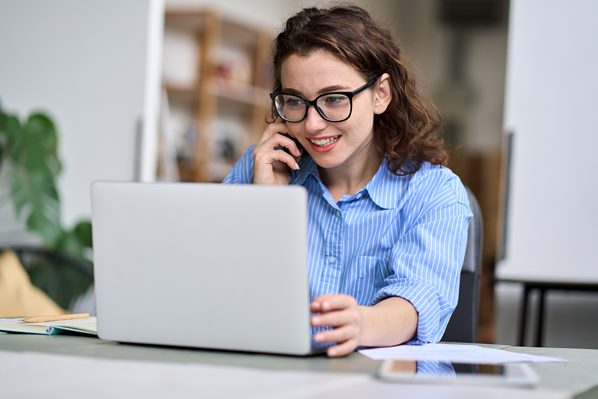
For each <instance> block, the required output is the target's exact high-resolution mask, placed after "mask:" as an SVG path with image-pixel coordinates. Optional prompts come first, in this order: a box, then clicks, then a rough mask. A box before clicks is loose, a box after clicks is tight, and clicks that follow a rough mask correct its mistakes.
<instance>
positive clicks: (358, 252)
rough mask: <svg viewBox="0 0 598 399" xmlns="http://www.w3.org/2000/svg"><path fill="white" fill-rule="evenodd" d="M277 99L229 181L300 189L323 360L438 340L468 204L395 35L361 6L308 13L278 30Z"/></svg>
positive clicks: (453, 286) (452, 300)
mask: <svg viewBox="0 0 598 399" xmlns="http://www.w3.org/2000/svg"><path fill="white" fill-rule="evenodd" d="M271 98H272V102H273V119H272V121H271V123H270V124H269V125H268V126H267V128H266V129H265V131H264V133H263V136H262V138H261V140H260V142H259V143H258V144H257V145H255V146H254V147H252V148H250V149H249V151H247V152H246V153H245V154H244V155H243V157H242V158H241V159H240V160H239V162H238V163H237V164H236V165H235V166H234V167H233V169H232V170H231V172H230V173H229V175H228V176H227V177H226V179H225V183H243V184H247V183H254V184H298V185H302V186H304V187H305V188H306V190H307V193H308V207H309V209H308V214H309V220H308V226H309V233H308V234H309V236H308V243H309V244H308V247H309V248H308V256H309V258H308V259H309V261H308V263H309V265H308V266H309V278H310V286H311V297H312V298H313V300H312V303H311V305H310V306H311V311H312V312H313V317H312V319H311V323H312V326H313V327H314V332H315V335H314V340H315V341H316V342H317V343H322V344H327V345H329V347H328V348H327V354H328V355H329V356H342V355H345V354H348V353H351V352H352V351H353V350H355V349H356V348H357V347H358V346H390V345H397V344H400V343H404V342H407V341H412V342H416V343H419V342H437V341H438V340H440V338H441V337H442V334H443V333H444V329H445V328H446V325H447V323H448V320H449V318H450V315H451V314H452V311H453V310H454V308H455V306H456V303H457V296H458V282H459V273H460V268H461V264H462V261H463V256H464V252H465V245H466V238H467V227H468V223H469V220H470V218H471V212H470V210H469V204H468V200H467V195H466V192H465V190H464V188H463V185H462V184H461V182H460V180H459V178H458V177H457V176H455V175H454V174H453V173H452V172H451V171H450V170H448V169H447V168H446V167H444V166H443V165H445V164H446V162H447V158H448V156H447V153H446V151H445V150H444V148H443V144H442V139H441V137H440V136H439V133H438V130H439V126H440V123H439V119H438V116H437V114H436V112H435V111H434V109H433V108H432V107H430V106H429V105H427V104H426V103H425V102H424V101H423V99H422V98H421V96H420V95H419V94H418V92H417V89H416V85H415V82H414V80H413V76H412V74H411V72H409V70H408V69H407V68H406V66H405V60H404V57H403V54H402V52H401V51H400V50H399V47H398V46H397V44H396V43H395V42H394V41H393V39H392V37H391V35H390V33H389V32H388V31H387V30H386V29H383V28H382V27H380V26H379V25H378V24H377V23H376V22H375V21H374V20H373V19H372V18H371V16H370V15H369V14H368V13H367V12H366V11H365V10H363V9H361V8H359V7H356V6H338V7H333V8H330V9H317V8H307V9H304V10H302V11H300V12H299V13H297V14H296V15H295V16H293V17H291V18H290V19H289V20H288V21H287V23H286V26H285V28H284V30H283V31H282V32H281V33H280V34H279V35H278V36H277V38H276V40H275V47H274V91H273V93H272V94H271Z"/></svg>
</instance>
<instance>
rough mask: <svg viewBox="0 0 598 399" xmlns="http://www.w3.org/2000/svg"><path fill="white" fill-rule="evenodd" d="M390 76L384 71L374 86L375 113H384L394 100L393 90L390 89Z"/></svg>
mask: <svg viewBox="0 0 598 399" xmlns="http://www.w3.org/2000/svg"><path fill="white" fill-rule="evenodd" d="M390 83H391V82H390V76H389V75H388V74H387V73H383V74H382V76H380V79H379V80H378V83H377V84H376V86H375V88H374V113H375V114H378V115H380V114H382V113H384V111H386V108H388V104H390V100H392V91H391V90H390Z"/></svg>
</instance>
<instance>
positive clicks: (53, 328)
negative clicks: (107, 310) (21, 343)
mask: <svg viewBox="0 0 598 399" xmlns="http://www.w3.org/2000/svg"><path fill="white" fill-rule="evenodd" d="M0 331H5V332H11V333H24V334H42V335H56V334H65V333H66V334H69V333H75V334H89V335H93V336H97V335H98V328H97V323H96V318H95V317H86V318H82V319H73V320H57V321H48V322H39V323H24V322H23V318H10V319H0Z"/></svg>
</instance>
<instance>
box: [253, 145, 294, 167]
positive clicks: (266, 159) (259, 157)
mask: <svg viewBox="0 0 598 399" xmlns="http://www.w3.org/2000/svg"><path fill="white" fill-rule="evenodd" d="M253 156H254V160H255V165H256V167H258V165H259V166H261V165H270V167H272V165H273V164H274V163H275V162H276V161H278V162H282V163H284V164H285V165H287V166H288V167H289V168H291V169H294V170H298V169H299V164H298V163H297V161H296V160H295V158H293V156H292V155H290V154H287V153H286V152H284V151H280V150H270V151H258V150H257V149H256V150H254V152H253Z"/></svg>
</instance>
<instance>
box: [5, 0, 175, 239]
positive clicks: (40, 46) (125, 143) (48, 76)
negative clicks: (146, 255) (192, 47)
mask: <svg viewBox="0 0 598 399" xmlns="http://www.w3.org/2000/svg"><path fill="white" fill-rule="evenodd" d="M162 13H163V3H162V2H161V1H160V0H152V1H146V0H128V1H125V2H121V1H117V0H88V1H84V2H81V1H78V0H54V1H45V0H9V1H3V2H2V7H1V11H0V54H2V60H1V61H0V101H2V104H3V107H4V108H5V109H7V110H9V111H11V112H16V113H18V114H20V116H21V117H22V118H24V117H25V116H26V114H28V113H29V112H30V111H32V110H36V109H39V110H43V111H45V112H48V113H49V114H50V115H51V116H52V117H53V119H54V120H55V122H56V123H57V128H58V131H59V139H60V143H59V145H60V155H61V157H62V160H63V162H64V171H63V174H62V176H61V178H60V180H59V190H60V194H61V197H62V205H63V206H62V210H63V220H64V222H65V223H66V224H67V225H71V224H72V223H73V222H74V220H75V219H78V218H80V217H89V216H90V200H89V185H90V183H91V182H92V181H93V180H96V179H116V180H132V179H134V178H135V177H141V173H142V172H143V173H144V174H145V177H146V179H147V178H148V176H149V175H147V173H148V171H149V172H150V174H151V173H155V172H153V169H155V167H152V165H151V164H147V162H150V163H151V162H155V156H153V155H152V156H151V157H149V158H148V157H146V158H145V160H146V164H145V165H143V168H144V169H143V170H141V169H142V165H141V164H140V160H141V158H140V157H141V154H140V153H139V145H138V137H136V135H137V129H138V126H137V124H138V123H139V122H141V121H142V120H143V118H144V117H145V118H147V120H146V121H145V124H144V128H145V133H146V134H147V137H148V138H151V137H155V131H154V132H152V129H155V122H154V119H155V114H154V115H153V116H152V115H149V114H150V113H151V112H153V109H154V108H155V109H157V105H158V95H159V78H160V75H159V65H157V63H158V62H159V60H160V52H159V47H158V48H156V47H152V46H153V44H150V42H149V38H150V37H152V39H153V40H159V41H158V43H157V45H158V46H159V44H160V42H161V36H162V34H161V31H162V22H161V18H162ZM150 21H152V23H150ZM156 21H158V23H157V24H156ZM156 30H158V32H156ZM153 91H155V93H153ZM152 101H153V102H154V103H152ZM144 145H145V146H146V147H145V151H146V154H147V153H148V152H149V153H151V152H152V151H153V150H152V148H151V147H152V142H151V140H149V141H145V142H144ZM2 190H3V191H6V188H5V187H3V188H2ZM1 221H2V225H3V228H2V231H6V230H10V229H7V224H10V223H12V222H11V221H10V220H6V219H2V220H1ZM11 237H12V236H9V237H2V236H1V232H0V239H2V240H3V241H6V240H7V239H8V240H10V238H11Z"/></svg>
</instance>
